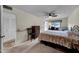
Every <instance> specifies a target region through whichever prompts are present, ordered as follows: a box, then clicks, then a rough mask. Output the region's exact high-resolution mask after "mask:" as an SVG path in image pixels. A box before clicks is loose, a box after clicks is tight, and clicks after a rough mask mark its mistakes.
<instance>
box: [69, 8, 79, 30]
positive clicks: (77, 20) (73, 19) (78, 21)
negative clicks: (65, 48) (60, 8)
mask: <svg viewBox="0 0 79 59" xmlns="http://www.w3.org/2000/svg"><path fill="white" fill-rule="evenodd" d="M74 25H79V8H77V9H75V11H74V12H73V13H72V14H71V16H70V17H69V19H68V27H69V30H70V29H71V27H73V26H74Z"/></svg>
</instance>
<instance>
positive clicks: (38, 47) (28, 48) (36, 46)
mask: <svg viewBox="0 0 79 59" xmlns="http://www.w3.org/2000/svg"><path fill="white" fill-rule="evenodd" d="M4 53H62V52H61V51H58V50H56V49H54V48H51V47H48V46H45V45H43V44H41V43H39V41H38V40H34V41H32V42H31V41H30V42H29V43H27V42H25V43H23V44H21V45H19V46H14V47H12V48H10V49H7V50H5V51H4Z"/></svg>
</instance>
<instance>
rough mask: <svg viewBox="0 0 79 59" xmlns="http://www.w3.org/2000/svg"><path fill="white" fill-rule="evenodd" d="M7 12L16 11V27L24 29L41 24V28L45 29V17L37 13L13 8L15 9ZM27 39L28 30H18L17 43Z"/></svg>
mask: <svg viewBox="0 0 79 59" xmlns="http://www.w3.org/2000/svg"><path fill="white" fill-rule="evenodd" d="M4 11H6V12H10V13H14V14H15V15H16V27H17V29H20V30H24V29H25V28H28V27H31V26H33V25H39V26H40V27H41V30H43V28H44V27H43V19H42V18H40V17H37V16H35V15H32V14H29V13H27V12H25V11H22V10H19V9H16V8H13V11H7V10H6V9H4ZM25 40H27V31H22V32H17V39H16V44H19V43H21V42H23V41H25Z"/></svg>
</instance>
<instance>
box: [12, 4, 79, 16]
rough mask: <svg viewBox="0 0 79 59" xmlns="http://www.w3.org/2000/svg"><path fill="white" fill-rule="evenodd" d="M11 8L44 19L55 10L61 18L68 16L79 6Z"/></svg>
mask: <svg viewBox="0 0 79 59" xmlns="http://www.w3.org/2000/svg"><path fill="white" fill-rule="evenodd" d="M13 7H15V8H18V9H21V10H23V11H26V12H28V13H31V14H33V15H36V16H40V17H44V16H46V14H45V13H46V12H50V11H53V10H55V11H56V13H57V14H60V15H61V16H69V15H70V14H71V13H72V12H73V11H74V10H75V9H76V8H77V7H79V5H13Z"/></svg>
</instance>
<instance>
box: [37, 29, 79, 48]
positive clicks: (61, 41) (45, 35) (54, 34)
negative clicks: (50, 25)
mask: <svg viewBox="0 0 79 59" xmlns="http://www.w3.org/2000/svg"><path fill="white" fill-rule="evenodd" d="M38 38H39V40H40V41H41V40H42V41H47V42H51V43H55V44H58V45H61V46H64V47H67V48H68V49H71V48H74V44H79V37H78V36H76V35H75V34H74V33H72V32H68V31H55V30H47V31H43V32H41V33H40V34H39V37H38Z"/></svg>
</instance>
